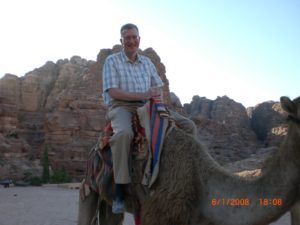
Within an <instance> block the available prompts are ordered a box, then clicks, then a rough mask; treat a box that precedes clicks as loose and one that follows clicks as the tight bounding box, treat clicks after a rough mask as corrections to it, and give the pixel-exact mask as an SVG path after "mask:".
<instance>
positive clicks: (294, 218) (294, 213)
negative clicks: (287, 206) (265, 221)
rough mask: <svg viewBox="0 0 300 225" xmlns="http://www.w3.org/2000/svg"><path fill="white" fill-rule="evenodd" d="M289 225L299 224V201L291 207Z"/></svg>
mask: <svg viewBox="0 0 300 225" xmlns="http://www.w3.org/2000/svg"><path fill="white" fill-rule="evenodd" d="M290 212H291V225H300V201H298V202H296V204H295V205H294V206H293V208H292V209H291V211H290Z"/></svg>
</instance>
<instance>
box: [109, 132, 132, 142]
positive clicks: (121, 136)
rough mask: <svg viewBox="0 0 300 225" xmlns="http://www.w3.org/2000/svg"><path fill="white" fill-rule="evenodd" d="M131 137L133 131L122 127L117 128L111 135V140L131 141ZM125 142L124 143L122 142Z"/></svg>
mask: <svg viewBox="0 0 300 225" xmlns="http://www.w3.org/2000/svg"><path fill="white" fill-rule="evenodd" d="M132 138H133V131H132V129H122V130H119V131H118V132H116V133H115V134H114V135H113V137H112V140H114V141H121V142H123V143H124V142H127V143H128V142H131V140H132ZM124 144H125V143H124Z"/></svg>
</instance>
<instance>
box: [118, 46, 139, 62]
mask: <svg viewBox="0 0 300 225" xmlns="http://www.w3.org/2000/svg"><path fill="white" fill-rule="evenodd" d="M121 54H122V58H123V61H125V62H129V63H132V62H131V61H130V60H129V59H128V57H127V55H126V54H125V51H124V49H123V50H122V52H121ZM137 62H139V63H142V62H143V61H142V59H141V56H140V54H139V53H138V54H137V60H136V61H135V62H134V63H137Z"/></svg>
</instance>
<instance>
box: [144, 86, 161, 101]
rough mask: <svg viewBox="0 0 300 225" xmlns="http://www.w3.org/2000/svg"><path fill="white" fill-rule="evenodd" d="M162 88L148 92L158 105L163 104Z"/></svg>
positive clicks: (153, 88) (154, 88)
mask: <svg viewBox="0 0 300 225" xmlns="http://www.w3.org/2000/svg"><path fill="white" fill-rule="evenodd" d="M162 93H163V92H162V88H161V87H152V88H150V89H149V90H148V92H147V94H148V95H149V98H153V99H154V101H156V102H158V103H163V94H162Z"/></svg>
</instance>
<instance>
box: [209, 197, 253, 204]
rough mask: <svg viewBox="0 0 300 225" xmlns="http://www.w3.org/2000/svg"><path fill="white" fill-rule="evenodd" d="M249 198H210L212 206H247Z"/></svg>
mask: <svg viewBox="0 0 300 225" xmlns="http://www.w3.org/2000/svg"><path fill="white" fill-rule="evenodd" d="M250 203H251V202H250V199H249V198H212V199H211V205H212V206H249V205H250Z"/></svg>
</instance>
